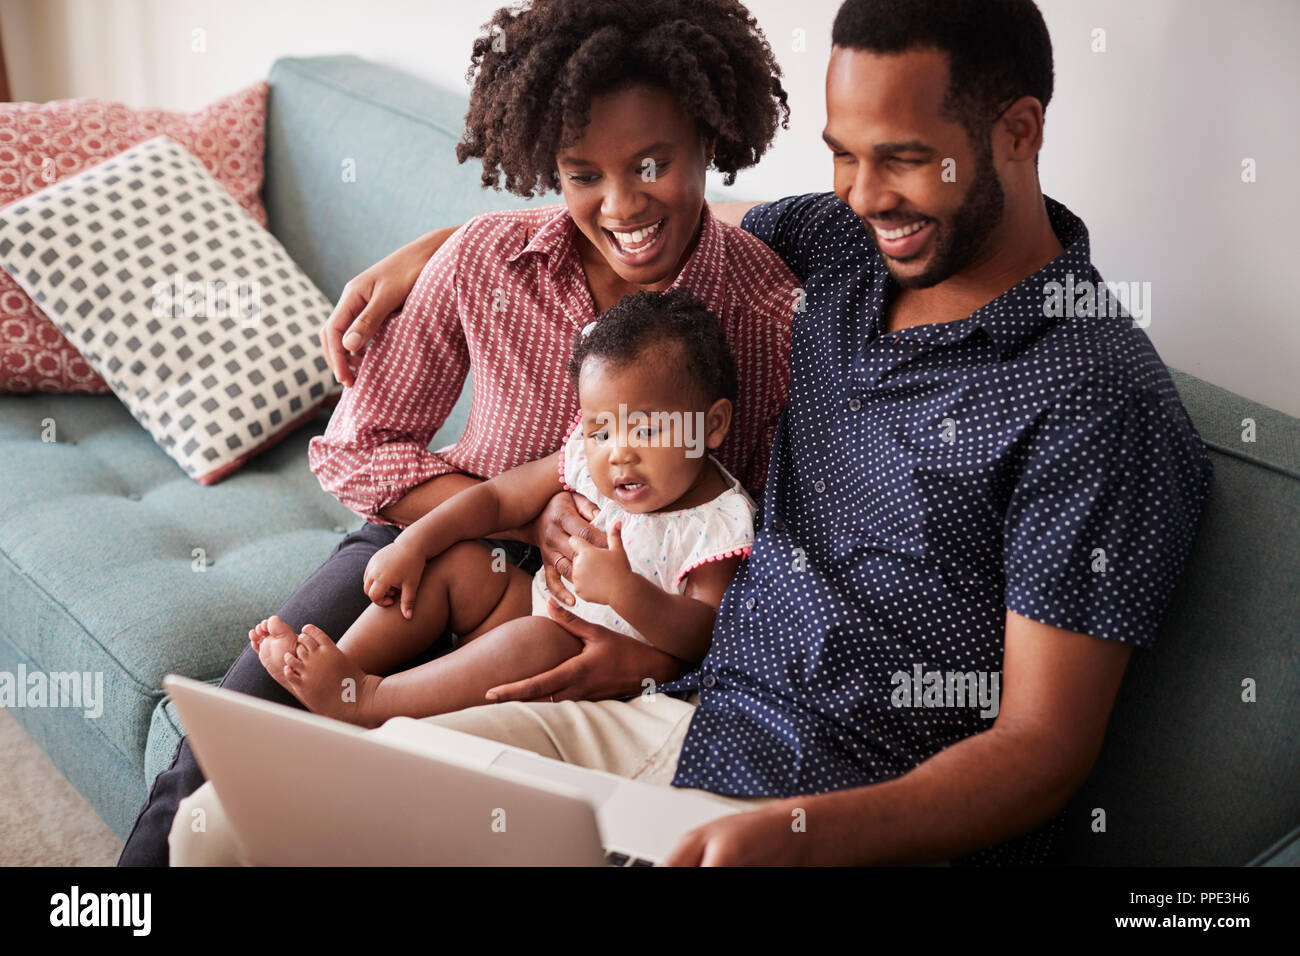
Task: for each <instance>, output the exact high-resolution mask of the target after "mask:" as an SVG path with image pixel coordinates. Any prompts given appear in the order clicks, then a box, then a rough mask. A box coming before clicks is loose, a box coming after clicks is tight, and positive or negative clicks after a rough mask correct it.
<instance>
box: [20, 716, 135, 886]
mask: <svg viewBox="0 0 1300 956" xmlns="http://www.w3.org/2000/svg"><path fill="white" fill-rule="evenodd" d="M0 781H2V783H0V866H113V865H114V864H115V863H117V857H118V854H119V853H121V852H122V841H121V840H119V839H118V838H117V837H115V836H114V835H113V831H112V830H110V829H109V828H108V826H107V824H105V823H104V821H103V820H101V819H100V818H99V814H97V813H95V811H94V810H92V809H91V807H90V804H88V803H87V802H86V801H85V799H84V798H82V796H81V794H79V793H77V791H76V790H74V789H73V787H72V784H70V783H68V781H67V780H65V779H64V777H63V774H61V773H59V771H58V770H56V769H55V767H54V764H52V763H50V760H49V758H48V757H46V756H45V754H44V753H43V752H42V751H41V748H40V747H38V746H36V744H35V743H33V742H32V739H31V738H30V737H28V736H27V733H26V731H24V730H23V728H22V726H21V725H20V724H19V723H18V721H16V720H15V719H14V717H13V715H12V714H10V713H8V712H7V711H5V710H3V709H0Z"/></svg>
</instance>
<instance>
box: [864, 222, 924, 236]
mask: <svg viewBox="0 0 1300 956" xmlns="http://www.w3.org/2000/svg"><path fill="white" fill-rule="evenodd" d="M927 222H929V220H928V219H918V220H917V221H916V222H911V223H908V224H907V225H906V226H902V227H900V228H898V229H880V228H877V229H876V235H878V236H879V237H880V238H881V239H902V238H903V237H904V236H910V235H911V234H912V233H914V232H917V231H919V230H921V229H923V228H925V224H926V223H927Z"/></svg>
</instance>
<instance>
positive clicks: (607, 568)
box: [569, 521, 632, 604]
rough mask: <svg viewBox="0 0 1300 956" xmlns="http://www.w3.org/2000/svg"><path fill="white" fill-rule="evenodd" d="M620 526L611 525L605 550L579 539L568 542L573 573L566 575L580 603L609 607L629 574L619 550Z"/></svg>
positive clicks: (630, 570) (624, 556)
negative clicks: (571, 556) (607, 545)
mask: <svg viewBox="0 0 1300 956" xmlns="http://www.w3.org/2000/svg"><path fill="white" fill-rule="evenodd" d="M622 532H623V523H622V522H621V521H615V522H614V527H612V528H610V529H609V534H608V535H607V536H606V537H607V538H608V539H609V547H608V548H598V547H596V546H595V545H594V544H588V543H587V542H586V541H583V540H582V539H581V538H579V537H576V536H575V537H572V538H570V539H569V544H570V545H572V547H573V570H572V573H571V574H570V575H569V577H570V580H572V581H573V590H574V592H575V593H576V594H577V595H578V597H580V598H582V599H583V600H584V601H591V602H593V603H595V604H609V603H611V602H612V601H613V600H614V595H616V594H618V593H619V591H621V590H622V589H623V588H624V586H625V582H626V581H627V576H628V575H629V574H632V568H631V566H630V565H628V563H627V553H626V552H625V551H624V550H623V534H622Z"/></svg>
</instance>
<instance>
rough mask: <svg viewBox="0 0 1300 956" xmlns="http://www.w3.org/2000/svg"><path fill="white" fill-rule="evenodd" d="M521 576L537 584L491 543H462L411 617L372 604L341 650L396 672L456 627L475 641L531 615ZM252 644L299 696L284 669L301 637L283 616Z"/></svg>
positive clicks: (433, 565)
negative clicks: (503, 560)
mask: <svg viewBox="0 0 1300 956" xmlns="http://www.w3.org/2000/svg"><path fill="white" fill-rule="evenodd" d="M515 575H518V576H521V577H523V578H525V579H526V581H527V583H528V584H529V585H531V582H532V579H531V578H530V577H528V575H526V574H525V573H524V572H523V571H520V570H519V569H518V568H516V567H514V566H513V565H510V564H506V565H505V566H504V567H503V568H501V569H500V570H498V569H497V567H496V562H495V560H494V558H493V555H492V552H491V551H489V550H488V549H487V548H486V547H484V546H483V545H481V544H479V543H478V542H476V541H462V542H460V543H458V544H455V545H453V546H452V547H450V548H448V549H447V550H446V551H444V552H443V553H442V554H440V555H438V556H437V557H436V558H434V559H433V560H432V561H430V562H429V563H428V564H427V565H426V566H425V569H424V576H423V577H421V578H420V585H419V588H418V589H417V590H416V595H415V610H414V611H413V613H412V615H411V619H410V620H407V619H406V618H405V617H403V616H402V611H401V607H400V605H399V604H398V602H396V601H394V602H393V603H392V604H390V605H389V606H387V607H381V606H379V605H378V604H371V605H369V606H368V607H367V608H366V609H365V610H364V611H362V612H361V616H360V617H358V618H357V620H356V621H355V622H354V623H353V625H352V626H351V627H350V628H348V630H347V632H346V633H345V634H344V635H343V636H342V637H341V638H340V639H339V642H338V646H339V647H340V649H342V650H343V652H344V653H346V654H347V655H348V656H349V657H350V658H352V660H353V662H354V663H355V664H357V666H358V667H360V668H361V670H363V671H364V672H366V673H368V674H387V673H390V672H392V671H393V670H395V669H396V668H397V667H399V666H400V665H401V664H403V663H404V662H406V661H408V660H410V659H411V658H412V657H414V656H415V655H416V654H418V653H420V652H421V651H424V650H427V649H428V648H429V646H430V645H432V644H433V642H434V641H436V640H437V639H438V638H439V637H440V636H441V635H442V633H443V631H444V630H445V629H446V628H448V627H450V628H451V629H452V630H453V631H455V632H456V633H457V634H460V635H464V636H470V635H473V634H476V633H480V632H481V631H482V630H484V629H485V628H488V627H494V626H496V625H497V624H500V623H504V622H505V621H507V620H509V619H510V618H511V617H518V616H520V615H524V614H528V613H529V612H530V611H531V610H532V600H531V596H530V592H529V590H528V588H522V587H520V586H518V585H517V586H516V587H515V588H513V589H512V588H511V586H510V584H511V580H512V578H513V577H514V576H515ZM318 633H319V631H318ZM249 639H250V640H251V641H252V642H253V646H254V648H256V649H257V652H258V657H259V658H260V660H261V661H262V664H263V666H265V667H266V669H267V672H268V673H269V674H270V675H271V676H272V677H274V678H275V679H276V680H277V681H279V682H280V683H281V684H283V685H284V686H285V688H286V689H288V690H290V691H291V692H292V688H290V687H289V685H288V684H287V683H286V676H287V675H286V673H285V669H284V667H285V663H286V662H287V661H288V659H289V658H291V657H293V656H294V654H295V653H296V650H295V649H296V647H297V645H298V635H297V634H296V633H294V631H293V629H292V628H290V627H289V626H288V625H287V624H285V623H284V622H283V621H281V620H280V618H278V617H271V618H268V619H267V620H265V621H263V622H262V623H261V624H259V625H258V626H257V627H256V628H254V629H253V631H251V632H249ZM304 703H305V702H304Z"/></svg>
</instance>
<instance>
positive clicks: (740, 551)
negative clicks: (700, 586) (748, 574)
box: [673, 544, 753, 587]
mask: <svg viewBox="0 0 1300 956" xmlns="http://www.w3.org/2000/svg"><path fill="white" fill-rule="evenodd" d="M752 548H753V545H751V544H747V545H745V546H744V547H743V548H732V549H731V550H730V551H723V552H722V553H721V554H714V555H710V556H709V557H707V558H703V559H701V560H699V561H696V562H695V563H694V564H692V565H691V566H690V567H687V568H685V569H683V570H682V572H681V573H680V574H678V575H677V580H676V581H675V582H674V584H673V586H674V587H676V586H677V585H678V584H681V583H682V578H684V577H686V575H688V574H690V573H691V572H692V571H694V570H695V569H696V568H698V567H699V566H700V565H701V564H708V563H709V562H710V561H721V560H722V559H723V558H747V557H749V552H750V550H751V549H752Z"/></svg>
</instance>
